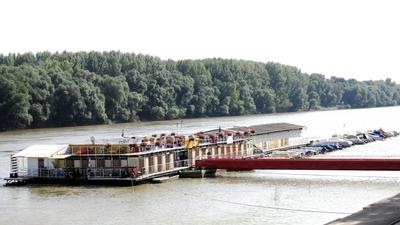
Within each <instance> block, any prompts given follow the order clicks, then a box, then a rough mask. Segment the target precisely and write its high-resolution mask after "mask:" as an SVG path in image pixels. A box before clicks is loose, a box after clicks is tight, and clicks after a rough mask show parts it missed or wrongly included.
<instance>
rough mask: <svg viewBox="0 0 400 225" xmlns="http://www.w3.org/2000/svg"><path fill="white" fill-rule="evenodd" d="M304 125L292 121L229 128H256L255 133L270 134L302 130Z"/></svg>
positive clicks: (236, 129) (244, 129)
mask: <svg viewBox="0 0 400 225" xmlns="http://www.w3.org/2000/svg"><path fill="white" fill-rule="evenodd" d="M304 128H305V127H304V126H299V125H295V124H291V123H268V124H260V125H254V126H243V127H233V128H229V129H230V130H234V131H246V130H254V131H255V134H256V135H257V134H269V133H277V132H283V131H291V130H302V129H304Z"/></svg>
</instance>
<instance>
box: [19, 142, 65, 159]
mask: <svg viewBox="0 0 400 225" xmlns="http://www.w3.org/2000/svg"><path fill="white" fill-rule="evenodd" d="M68 147H69V146H68V145H31V146H29V147H27V148H25V149H24V150H22V151H20V152H17V153H16V154H14V155H13V157H28V158H50V157H52V156H53V155H62V154H65V152H66V151H67V149H68Z"/></svg>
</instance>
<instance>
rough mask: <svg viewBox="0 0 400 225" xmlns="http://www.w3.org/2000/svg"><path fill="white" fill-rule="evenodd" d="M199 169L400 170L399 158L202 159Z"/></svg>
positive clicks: (197, 164)
mask: <svg viewBox="0 0 400 225" xmlns="http://www.w3.org/2000/svg"><path fill="white" fill-rule="evenodd" d="M195 165H196V167H197V168H199V169H228V170H253V169H256V170H263V169H268V170H274V169H276V170H391V171H395V170H400V158H358V159H357V158H325V157H323V158H322V157H321V158H314V157H313V158H274V157H264V158H202V159H198V160H196V164H195Z"/></svg>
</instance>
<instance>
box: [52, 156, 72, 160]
mask: <svg viewBox="0 0 400 225" xmlns="http://www.w3.org/2000/svg"><path fill="white" fill-rule="evenodd" d="M70 156H71V155H52V156H51V157H50V159H65V158H68V157H70Z"/></svg>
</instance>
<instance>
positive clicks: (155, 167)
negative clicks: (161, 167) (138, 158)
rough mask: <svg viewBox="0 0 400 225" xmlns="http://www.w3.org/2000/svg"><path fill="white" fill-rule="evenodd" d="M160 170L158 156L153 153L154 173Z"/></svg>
mask: <svg viewBox="0 0 400 225" xmlns="http://www.w3.org/2000/svg"><path fill="white" fill-rule="evenodd" d="M157 172H158V156H157V155H153V173H157Z"/></svg>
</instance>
